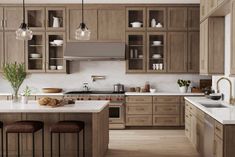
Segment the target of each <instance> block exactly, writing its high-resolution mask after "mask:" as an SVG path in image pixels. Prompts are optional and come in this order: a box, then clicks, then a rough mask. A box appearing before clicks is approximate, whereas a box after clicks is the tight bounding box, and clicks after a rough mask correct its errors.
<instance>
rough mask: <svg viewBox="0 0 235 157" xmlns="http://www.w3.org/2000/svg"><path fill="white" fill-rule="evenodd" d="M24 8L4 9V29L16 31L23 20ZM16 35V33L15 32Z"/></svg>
mask: <svg viewBox="0 0 235 157" xmlns="http://www.w3.org/2000/svg"><path fill="white" fill-rule="evenodd" d="M22 12H23V10H22V7H5V8H4V29H5V30H11V31H16V30H17V29H18V28H19V26H20V24H21V23H22V20H23V15H22V14H23V13H22ZM14 33H15V32H14Z"/></svg>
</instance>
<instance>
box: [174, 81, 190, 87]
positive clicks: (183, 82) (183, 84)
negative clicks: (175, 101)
mask: <svg viewBox="0 0 235 157" xmlns="http://www.w3.org/2000/svg"><path fill="white" fill-rule="evenodd" d="M177 83H178V85H179V86H180V87H183V86H186V87H188V86H189V85H190V83H191V81H190V80H181V79H179V80H178V81H177Z"/></svg>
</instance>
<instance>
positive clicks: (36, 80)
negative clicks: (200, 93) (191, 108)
mask: <svg viewBox="0 0 235 157" xmlns="http://www.w3.org/2000/svg"><path fill="white" fill-rule="evenodd" d="M125 66H126V65H125V62H124V61H83V62H78V61H74V62H72V63H71V72H72V73H71V74H67V75H66V74H43V73H42V74H40V73H39V74H31V75H28V76H27V79H26V80H25V82H24V83H23V85H22V88H24V87H25V86H26V85H28V86H29V87H31V88H32V89H34V91H35V92H36V91H39V90H40V89H41V88H43V87H60V88H64V89H66V90H67V89H81V87H82V84H83V83H84V82H88V83H89V86H90V87H91V88H92V89H93V90H112V89H113V84H115V83H122V84H124V85H125V86H126V87H131V86H134V87H136V86H140V87H142V86H144V84H145V82H146V81H149V82H150V84H151V86H152V87H154V88H157V90H158V91H160V92H178V85H177V83H176V82H177V80H178V79H179V78H181V79H189V80H191V81H192V85H193V86H195V85H198V83H199V79H200V78H208V77H207V76H199V75H196V74H195V75H193V74H181V75H179V74H126V73H125ZM91 75H105V76H106V79H105V80H98V81H96V82H92V80H91ZM0 76H1V77H0V92H10V91H11V88H10V84H9V83H7V82H6V80H3V79H2V74H0Z"/></svg>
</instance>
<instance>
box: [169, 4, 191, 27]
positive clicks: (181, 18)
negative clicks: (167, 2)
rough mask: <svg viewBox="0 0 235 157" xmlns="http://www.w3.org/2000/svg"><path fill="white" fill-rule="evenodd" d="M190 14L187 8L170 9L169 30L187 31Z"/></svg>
mask: <svg viewBox="0 0 235 157" xmlns="http://www.w3.org/2000/svg"><path fill="white" fill-rule="evenodd" d="M187 27H188V13H187V8H186V7H169V8H168V30H171V31H172V30H174V31H175V30H183V31H187Z"/></svg>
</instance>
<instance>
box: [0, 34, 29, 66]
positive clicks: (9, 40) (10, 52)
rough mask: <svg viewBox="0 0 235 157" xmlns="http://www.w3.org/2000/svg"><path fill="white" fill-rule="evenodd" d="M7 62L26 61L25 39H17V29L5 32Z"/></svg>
mask: <svg viewBox="0 0 235 157" xmlns="http://www.w3.org/2000/svg"><path fill="white" fill-rule="evenodd" d="M4 46H5V57H4V58H5V63H15V62H17V63H25V51H24V41H22V40H17V39H16V35H15V31H14V32H5V35H4Z"/></svg>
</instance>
